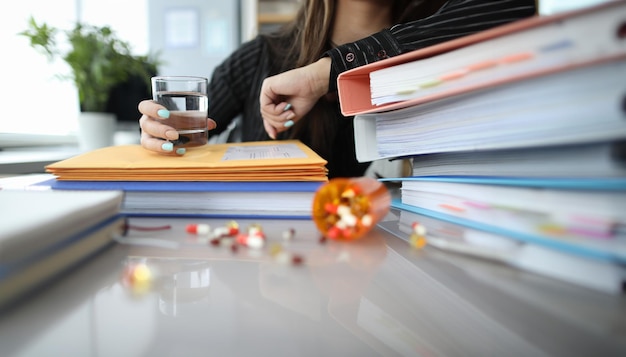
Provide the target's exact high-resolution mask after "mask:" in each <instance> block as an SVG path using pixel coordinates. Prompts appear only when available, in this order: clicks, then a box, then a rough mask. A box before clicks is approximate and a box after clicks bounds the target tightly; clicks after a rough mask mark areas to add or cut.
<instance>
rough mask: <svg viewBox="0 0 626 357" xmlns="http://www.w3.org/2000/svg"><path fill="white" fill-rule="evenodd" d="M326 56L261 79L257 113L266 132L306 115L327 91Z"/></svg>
mask: <svg viewBox="0 0 626 357" xmlns="http://www.w3.org/2000/svg"><path fill="white" fill-rule="evenodd" d="M329 78H330V58H328V57H324V58H322V59H320V60H318V61H317V62H314V63H312V64H310V65H308V66H304V67H301V68H296V69H293V70H291V71H287V72H284V73H281V74H278V75H275V76H272V77H268V78H266V79H265V80H264V81H263V85H262V87H261V95H260V98H259V100H260V105H261V116H262V117H263V126H264V127H265V131H266V132H267V134H268V135H269V136H270V137H271V138H273V139H275V138H276V135H277V134H278V133H280V132H282V131H285V130H287V129H288V128H289V127H291V126H292V125H293V124H294V123H295V121H297V120H298V119H300V118H302V117H303V116H304V115H306V114H307V113H308V112H309V111H310V110H311V108H313V106H314V105H315V103H317V101H318V100H319V99H320V98H321V97H322V96H324V95H325V94H326V93H327V92H328V81H329Z"/></svg>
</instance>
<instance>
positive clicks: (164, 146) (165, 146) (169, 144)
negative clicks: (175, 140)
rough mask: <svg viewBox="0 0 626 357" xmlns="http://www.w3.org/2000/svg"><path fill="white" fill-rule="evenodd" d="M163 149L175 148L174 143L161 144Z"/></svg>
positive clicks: (170, 149)
mask: <svg viewBox="0 0 626 357" xmlns="http://www.w3.org/2000/svg"><path fill="white" fill-rule="evenodd" d="M161 149H163V150H165V151H172V150H174V144H172V143H163V145H161Z"/></svg>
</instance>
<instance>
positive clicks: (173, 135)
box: [165, 130, 178, 140]
mask: <svg viewBox="0 0 626 357" xmlns="http://www.w3.org/2000/svg"><path fill="white" fill-rule="evenodd" d="M165 138H166V139H168V140H178V132H177V131H176V130H168V131H166V132H165Z"/></svg>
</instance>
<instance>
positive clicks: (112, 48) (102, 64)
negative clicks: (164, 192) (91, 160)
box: [19, 17, 160, 147]
mask: <svg viewBox="0 0 626 357" xmlns="http://www.w3.org/2000/svg"><path fill="white" fill-rule="evenodd" d="M60 34H65V37H66V40H67V45H66V46H65V47H63V46H61V45H59V43H58V42H57V38H58V37H59V35H60ZM19 35H22V36H25V37H27V38H28V39H29V40H30V45H31V47H33V48H35V49H36V50H37V51H39V52H41V53H43V54H44V55H45V56H47V57H48V59H49V60H54V59H57V58H60V59H62V60H64V61H65V62H66V63H67V64H68V65H69V67H70V69H71V73H70V74H63V75H60V77H61V78H64V79H69V80H71V81H73V83H74V84H75V85H76V89H77V90H78V101H79V104H80V112H81V118H79V140H81V138H80V136H81V135H82V134H83V130H82V129H81V125H83V124H86V125H90V126H93V124H95V123H94V122H92V121H93V120H107V121H109V122H112V124H110V125H109V126H114V125H115V121H116V119H117V118H116V116H115V114H116V110H115V108H112V105H111V95H112V93H114V92H116V91H117V92H119V90H120V88H124V87H125V86H126V87H128V85H127V84H128V83H130V82H132V83H137V81H143V83H142V84H143V88H145V89H146V91H147V93H146V94H145V95H148V96H149V88H150V77H152V76H154V75H155V74H156V73H157V70H158V66H159V64H160V63H159V60H158V58H157V57H156V56H154V55H145V56H136V55H133V54H132V52H131V48H130V45H129V44H128V43H127V42H125V41H122V40H121V39H119V38H118V37H117V36H116V34H115V33H114V32H113V31H112V29H111V28H110V27H108V26H102V27H98V26H92V25H88V24H84V23H80V22H77V23H76V24H75V25H74V28H73V29H71V30H66V31H63V32H61V30H59V29H57V28H54V27H51V26H48V25H47V24H46V23H42V24H38V23H37V22H36V21H35V19H34V18H32V17H31V18H30V19H29V22H28V29H27V30H25V31H23V32H20V33H19ZM63 48H67V50H63ZM135 87H136V85H135ZM118 96H119V95H118ZM144 97H145V96H144ZM95 113H98V114H95ZM94 116H95V117H108V119H94V118H93V117H94ZM85 117H89V118H85ZM84 120H88V121H89V122H87V123H84ZM94 130H95V131H97V129H93V130H91V131H92V132H93V131H94ZM92 134H93V133H92ZM107 135H109V136H110V137H109V138H104V139H105V140H108V142H109V143H110V142H111V141H112V133H109V134H107ZM90 140H94V139H93V138H92V139H90ZM83 146H89V145H88V143H84V145H83ZM91 146H94V145H91ZM95 146H96V147H100V146H106V144H99V145H95Z"/></svg>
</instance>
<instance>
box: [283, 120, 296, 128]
mask: <svg viewBox="0 0 626 357" xmlns="http://www.w3.org/2000/svg"><path fill="white" fill-rule="evenodd" d="M293 124H294V123H293V120H287V121H286V122H285V124H283V125H284V126H285V128H290V127H292V126H293Z"/></svg>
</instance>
